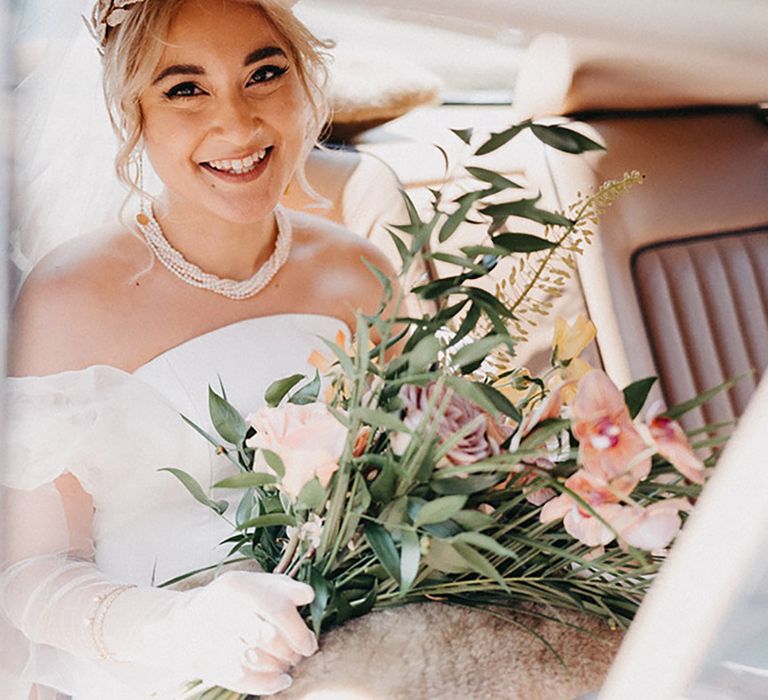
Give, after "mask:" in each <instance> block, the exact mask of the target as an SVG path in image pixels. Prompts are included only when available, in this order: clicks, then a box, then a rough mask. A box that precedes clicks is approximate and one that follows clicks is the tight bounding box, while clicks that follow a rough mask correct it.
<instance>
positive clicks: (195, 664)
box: [0, 556, 317, 695]
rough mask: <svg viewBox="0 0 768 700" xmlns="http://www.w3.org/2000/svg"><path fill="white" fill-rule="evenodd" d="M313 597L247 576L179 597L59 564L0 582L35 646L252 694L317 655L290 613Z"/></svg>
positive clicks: (42, 564) (235, 575) (72, 563)
mask: <svg viewBox="0 0 768 700" xmlns="http://www.w3.org/2000/svg"><path fill="white" fill-rule="evenodd" d="M313 597H314V592H313V591H312V589H311V588H310V587H309V586H307V585H305V584H303V583H299V582H297V581H294V580H293V579H291V578H289V577H287V576H280V575H274V574H263V573H251V572H228V573H225V574H223V575H221V576H220V577H218V578H217V579H215V580H214V581H213V582H211V583H210V584H208V585H207V586H204V587H202V588H198V589H194V590H190V591H183V592H181V591H171V590H166V589H158V588H150V587H136V588H126V587H121V586H119V585H116V584H115V582H114V581H110V580H109V579H107V578H106V577H105V576H104V575H103V574H102V573H101V572H100V571H99V570H98V569H97V568H96V566H95V565H94V564H92V563H89V562H85V561H77V560H73V559H71V558H67V557H65V556H41V557H35V558H33V559H28V560H25V561H22V562H19V563H17V564H15V565H13V566H12V567H10V568H9V569H8V570H6V571H5V573H4V575H3V576H2V580H0V609H1V610H2V611H3V612H4V613H5V615H6V616H7V617H8V619H9V620H10V621H11V622H12V623H13V625H14V626H16V627H17V628H19V629H20V630H21V631H22V632H24V634H25V635H26V636H27V637H28V638H29V639H31V640H32V641H34V642H37V643H39V644H47V645H50V646H54V647H57V648H59V649H63V650H65V651H68V652H70V653H72V654H75V655H78V656H82V657H87V658H96V659H98V658H102V659H104V658H109V659H112V660H114V661H120V662H126V663H132V664H138V665H140V666H144V667H150V668H160V669H163V670H167V671H168V672H169V675H173V676H176V677H178V678H179V679H180V680H183V681H193V680H202V681H203V682H204V683H206V684H208V685H219V686H222V687H224V688H227V689H229V690H233V691H237V692H240V693H250V694H256V695H267V694H271V693H276V692H279V691H280V690H283V689H285V688H287V687H288V686H289V685H290V684H291V677H290V676H289V675H288V674H287V671H288V670H289V669H290V668H291V667H292V666H294V665H295V664H296V663H297V662H298V661H299V660H300V659H301V658H302V657H303V656H309V655H311V654H313V653H314V652H315V651H316V650H317V641H316V639H315V636H314V635H313V634H312V632H311V631H310V630H309V629H308V628H307V626H306V625H305V624H304V622H303V621H302V619H301V617H300V616H299V614H298V612H297V610H296V606H299V605H305V604H307V603H309V602H311V601H312V599H313Z"/></svg>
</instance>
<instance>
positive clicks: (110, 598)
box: [88, 586, 136, 661]
mask: <svg viewBox="0 0 768 700" xmlns="http://www.w3.org/2000/svg"><path fill="white" fill-rule="evenodd" d="M135 587H136V586H115V587H113V588H110V589H109V590H108V591H107V592H106V593H104V594H103V595H100V596H97V597H96V608H95V610H94V612H93V615H92V616H91V617H90V618H89V619H88V624H89V626H90V628H91V634H92V636H93V646H94V647H95V648H96V651H97V652H98V653H99V657H100V658H101V659H102V660H104V661H107V660H109V659H111V658H112V654H110V653H109V649H107V644H106V641H105V640H104V621H105V620H106V617H107V613H108V612H109V609H110V608H111V607H112V604H113V603H114V602H115V601H116V600H117V599H118V598H119V597H120V596H121V595H123V593H125V592H126V591H129V590H130V589H131V588H135Z"/></svg>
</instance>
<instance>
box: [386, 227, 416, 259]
mask: <svg viewBox="0 0 768 700" xmlns="http://www.w3.org/2000/svg"><path fill="white" fill-rule="evenodd" d="M384 230H385V231H386V232H387V234H389V237H390V238H391V239H392V242H393V243H394V244H395V248H397V254H398V255H399V256H400V262H401V263H402V264H403V265H404V264H405V262H406V261H407V260H408V259H409V258H410V257H411V253H410V251H409V250H408V246H406V245H405V243H403V239H402V238H400V236H398V235H397V234H396V233H395V232H394V231H393V230H392V229H390V228H386V229H384Z"/></svg>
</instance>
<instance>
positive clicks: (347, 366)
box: [321, 338, 355, 377]
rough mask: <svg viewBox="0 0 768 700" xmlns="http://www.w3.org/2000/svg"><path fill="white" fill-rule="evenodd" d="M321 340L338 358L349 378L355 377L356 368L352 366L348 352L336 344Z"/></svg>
mask: <svg viewBox="0 0 768 700" xmlns="http://www.w3.org/2000/svg"><path fill="white" fill-rule="evenodd" d="M321 340H322V341H323V342H324V343H325V344H326V346H328V349H329V350H330V351H331V352H332V353H333V354H334V355H335V356H336V359H337V360H338V361H339V364H340V365H341V368H342V369H343V370H344V373H345V374H346V375H347V376H348V377H353V376H354V374H355V366H354V365H353V364H352V360H351V359H350V358H349V355H347V353H346V352H344V350H343V349H342V348H340V347H339V346H338V345H337V344H336V343H333V342H331V341H330V340H326V339H325V338H321Z"/></svg>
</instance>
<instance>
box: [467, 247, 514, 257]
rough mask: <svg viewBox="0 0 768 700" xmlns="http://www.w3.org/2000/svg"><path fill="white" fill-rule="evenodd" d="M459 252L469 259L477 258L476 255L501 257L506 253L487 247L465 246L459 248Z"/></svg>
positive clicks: (502, 250) (500, 249) (501, 249)
mask: <svg viewBox="0 0 768 700" xmlns="http://www.w3.org/2000/svg"><path fill="white" fill-rule="evenodd" d="M461 252H462V253H464V255H467V256H469V257H471V258H472V257H477V256H478V255H496V256H501V255H504V254H505V253H506V251H505V250H504V249H503V248H497V247H495V246H489V245H465V246H462V247H461Z"/></svg>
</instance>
